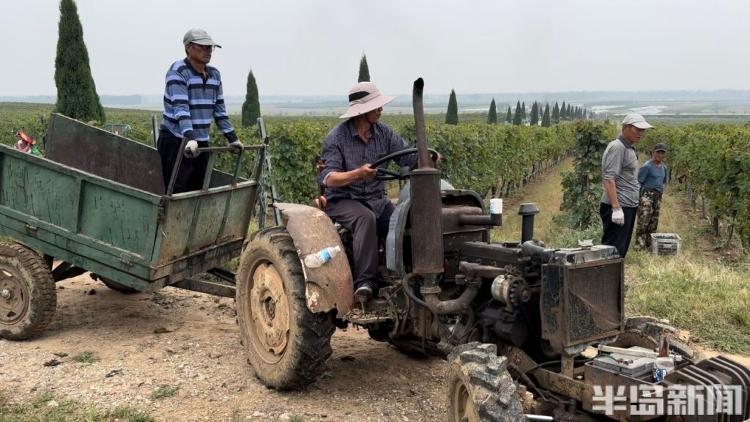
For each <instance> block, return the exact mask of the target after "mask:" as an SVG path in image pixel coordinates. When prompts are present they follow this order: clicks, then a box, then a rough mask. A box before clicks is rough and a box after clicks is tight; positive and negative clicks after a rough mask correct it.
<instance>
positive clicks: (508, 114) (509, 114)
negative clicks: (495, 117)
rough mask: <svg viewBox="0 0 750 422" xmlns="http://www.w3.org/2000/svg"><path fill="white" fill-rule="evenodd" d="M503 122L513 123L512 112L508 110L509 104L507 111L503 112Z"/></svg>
mask: <svg viewBox="0 0 750 422" xmlns="http://www.w3.org/2000/svg"><path fill="white" fill-rule="evenodd" d="M505 123H509V124H510V123H513V113H511V111H510V106H508V112H507V113H506V114H505Z"/></svg>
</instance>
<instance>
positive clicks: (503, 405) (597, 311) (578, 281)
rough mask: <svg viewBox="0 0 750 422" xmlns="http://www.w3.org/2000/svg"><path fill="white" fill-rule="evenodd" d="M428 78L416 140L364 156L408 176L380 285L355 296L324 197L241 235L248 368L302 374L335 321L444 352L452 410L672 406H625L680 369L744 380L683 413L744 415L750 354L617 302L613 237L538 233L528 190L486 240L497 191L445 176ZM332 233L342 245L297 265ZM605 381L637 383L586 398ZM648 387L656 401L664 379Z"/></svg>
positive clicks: (344, 236)
mask: <svg viewBox="0 0 750 422" xmlns="http://www.w3.org/2000/svg"><path fill="white" fill-rule="evenodd" d="M423 88H424V82H423V80H422V79H421V78H420V79H417V81H415V83H414V91H413V107H414V117H415V124H416V148H413V149H407V150H403V151H399V152H397V153H395V154H390V155H388V156H385V157H383V158H382V159H380V160H378V161H377V162H375V163H373V167H377V168H378V176H377V177H379V178H383V179H399V180H401V181H403V182H405V184H404V186H403V188H402V190H401V192H400V195H399V198H398V202H397V203H396V206H395V211H394V212H393V215H392V217H391V219H390V225H389V232H388V235H387V238H386V239H385V240H384V241H383V242H380V243H379V244H378V245H373V247H378V248H379V253H380V256H381V260H380V262H381V265H380V271H379V272H380V277H381V285H380V289H379V292H378V294H377V296H376V297H375V298H373V299H372V300H370V301H368V302H364V303H359V302H356V303H355V300H354V295H353V287H352V272H351V265H350V259H348V257H350V255H351V246H350V242H351V239H350V236H349V233H348V232H347V231H346V230H345V229H342V228H341V227H338V226H337V225H336V224H335V222H333V221H331V219H330V218H329V217H328V216H327V215H326V214H325V213H324V212H323V211H322V210H320V209H319V208H316V207H314V206H309V205H303V204H290V203H277V204H275V206H276V208H277V209H278V210H279V211H280V213H281V221H282V224H281V225H279V226H277V227H272V228H267V229H263V230H260V231H259V232H257V233H255V234H254V235H253V236H252V238H251V239H248V240H247V241H246V244H245V245H244V250H243V253H242V258H241V261H240V266H239V269H238V274H237V279H236V280H237V291H236V299H237V312H238V321H239V324H240V335H241V341H242V342H243V345H244V349H245V352H246V354H247V357H248V361H249V363H250V364H251V365H252V367H253V368H254V370H255V373H256V375H257V377H258V378H259V379H260V380H261V381H262V382H263V383H264V384H265V385H267V386H269V387H273V388H278V389H299V388H304V387H305V386H307V385H308V384H310V383H312V382H314V381H315V380H316V379H317V378H318V377H319V376H320V375H321V374H322V373H323V372H324V369H325V366H326V360H327V359H328V358H329V357H330V355H331V353H332V350H331V341H330V339H331V336H332V334H333V333H334V331H335V330H336V328H337V327H338V328H344V327H346V326H347V325H349V324H353V325H356V326H360V327H363V328H364V329H366V330H367V331H368V333H369V335H370V336H371V337H372V338H373V339H375V340H378V341H383V342H389V343H391V344H392V345H393V346H394V347H396V348H398V349H399V350H402V351H405V352H408V353H421V354H425V355H431V354H436V355H442V356H445V357H447V358H448V363H449V370H448V380H447V382H448V387H447V392H448V397H447V413H448V420H450V421H518V420H575V421H578V420H599V419H614V420H651V419H654V420H683V419H680V418H681V416H672V415H668V414H665V413H662V414H654V415H637V414H636V413H637V412H634V411H633V409H637V407H636V406H637V404H638V400H639V399H644V398H646V399H651V400H652V402H653V400H654V397H653V395H652V396H649V395H648V394H646V393H643V392H644V391H654V390H655V389H658V388H660V387H663V388H664V389H665V390H664V391H667V389H669V388H675V386H685V385H689V386H703V387H706V388H708V387H710V386H713V387H712V388H714V390H716V388H717V386H719V387H729V386H739V387H738V388H739V394H738V403H735V410H737V412H735V413H732V412H731V411H729V410H727V409H724V410H723V413H716V414H714V415H712V416H705V417H704V418H703V419H689V420H717V421H718V420H732V421H734V420H738V421H739V420H744V419H745V418H748V417H750V400H748V394H749V393H750V369H748V368H746V367H744V366H742V365H740V364H738V363H736V362H734V361H732V360H730V359H727V358H725V357H721V356H719V357H716V358H711V359H706V360H702V361H700V362H698V361H697V359H695V358H694V356H693V353H692V352H691V350H690V349H689V347H688V346H686V345H685V344H683V343H682V342H681V341H679V340H678V338H677V337H676V336H675V334H674V333H675V330H674V329H673V328H671V327H669V326H668V325H665V324H664V323H662V322H660V321H657V320H655V319H651V318H645V317H644V318H626V317H625V311H624V292H625V286H624V263H623V259H622V258H621V257H620V256H619V254H618V253H617V250H616V249H615V248H614V247H611V246H605V245H588V246H582V247H578V248H563V249H561V248H552V247H548V246H546V245H545V244H544V243H543V242H540V241H538V240H535V239H534V236H533V224H534V216H535V214H537V213H538V212H539V210H538V208H537V207H536V206H535V205H534V204H530V203H526V204H522V205H521V207H520V209H519V211H518V212H519V214H521V215H522V221H523V223H522V229H521V234H520V241H512V242H500V243H492V242H490V230H491V229H492V228H493V227H496V226H499V225H501V224H502V209H501V208H502V207H501V206H500V207H499V206H497V205H499V204H498V202H497V201H495V202H493V203H492V206H490V207H489V208H490V209H489V210H488V209H487V207H486V205H485V202H484V201H483V198H482V197H481V196H480V195H478V194H477V193H475V192H472V191H469V190H462V189H456V188H454V187H453V186H451V185H450V183H448V182H447V181H445V180H441V177H440V172H439V171H438V170H437V169H436V168H435V167H434V164H433V160H431V159H430V150H429V149H428V146H427V137H426V131H425V123H424V113H423V106H422V92H423ZM403 154H417V155H418V163H419V164H418V167H417V168H415V169H414V170H412V171H406V170H403V169H402V171H400V172H395V171H390V170H388V169H387V168H386V167H385V164H386V163H387V162H388V161H389V160H391V159H393V158H395V157H397V156H400V155H403ZM381 167H382V168H381ZM488 211H489V212H488ZM331 246H338V247H339V248H340V249H341V250H343V251H347V254H343V253H342V254H338V255H336V256H334V257H333V259H332V260H331V261H330V262H328V263H326V264H325V265H322V266H319V267H316V268H308V267H306V266H305V265H304V263H303V258H304V257H305V256H306V255H308V254H312V253H315V252H316V251H319V250H321V249H324V248H326V247H331ZM665 362H667V363H671V366H670V365H664V363H665ZM609 386H611V387H612V388H614V389H615V391H619V390H618V389H619V388H621V387H622V388H625V387H627V388H632V387H637V389H636V390H637V391H638V392H641V393H643V395H641V396H638V397H633V396H629V397H628V401H627V403H625V405H623V406H619V407H615V408H614V409H606V408H603V407H602V406H598V405H597V401H598V400H599V399H601V397H600V396H601V395H602V391H608V390H607V389H606V388H605V387H609ZM649 389H650V390H649ZM714 390H711V391H714ZM717 391H718V390H717ZM712 397H713V398H714V399H716V397H717V396H716V394H714V396H712ZM693 399H695V400H697V401H699V402H700V403H699V404H705V401H706V400H708V399H709V397H708V395H706V396H705V397H703V398H700V397H693ZM657 400H661V401H662V404H665V403H666V400H667V396H666V394H665V395H664V396H663V397H660V398H657ZM686 420H688V419H686Z"/></svg>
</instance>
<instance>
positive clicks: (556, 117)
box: [552, 102, 560, 125]
mask: <svg viewBox="0 0 750 422" xmlns="http://www.w3.org/2000/svg"><path fill="white" fill-rule="evenodd" d="M558 123H560V106H559V105H557V102H555V107H553V108H552V124H553V125H556V124H558Z"/></svg>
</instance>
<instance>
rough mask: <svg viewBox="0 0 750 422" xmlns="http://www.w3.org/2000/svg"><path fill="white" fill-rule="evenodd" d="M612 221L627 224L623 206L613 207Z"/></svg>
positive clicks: (619, 224)
mask: <svg viewBox="0 0 750 422" xmlns="http://www.w3.org/2000/svg"><path fill="white" fill-rule="evenodd" d="M612 222H613V223H615V224H617V225H618V226H624V225H625V213H624V212H622V208H612Z"/></svg>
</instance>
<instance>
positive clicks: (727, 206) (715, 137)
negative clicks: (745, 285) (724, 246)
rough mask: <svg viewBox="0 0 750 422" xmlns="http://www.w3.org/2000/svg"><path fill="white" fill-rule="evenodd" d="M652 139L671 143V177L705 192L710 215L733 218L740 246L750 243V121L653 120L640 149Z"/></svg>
mask: <svg viewBox="0 0 750 422" xmlns="http://www.w3.org/2000/svg"><path fill="white" fill-rule="evenodd" d="M656 142H665V143H667V145H668V146H669V156H668V160H667V165H668V166H670V167H671V173H672V178H673V179H677V180H679V181H683V182H687V183H690V184H691V186H692V188H693V189H694V190H695V192H697V193H699V194H701V195H703V196H704V197H705V198H706V204H707V208H708V210H709V212H710V214H711V215H713V216H715V217H719V218H722V219H726V220H728V221H730V222H733V224H734V229H735V232H736V233H737V234H738V235H739V237H740V240H741V242H742V246H743V247H744V248H745V250H746V251H747V250H748V249H750V206H749V205H748V201H749V200H750V199H749V198H750V126H747V125H746V126H744V127H739V126H733V125H728V124H706V123H699V124H691V125H686V126H664V125H657V127H656V128H655V129H653V130H651V131H649V133H648V135H647V138H646V140H645V142H644V144H643V146H642V147H641V150H646V151H650V150H651V148H652V147H653V144H655V143H656Z"/></svg>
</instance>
